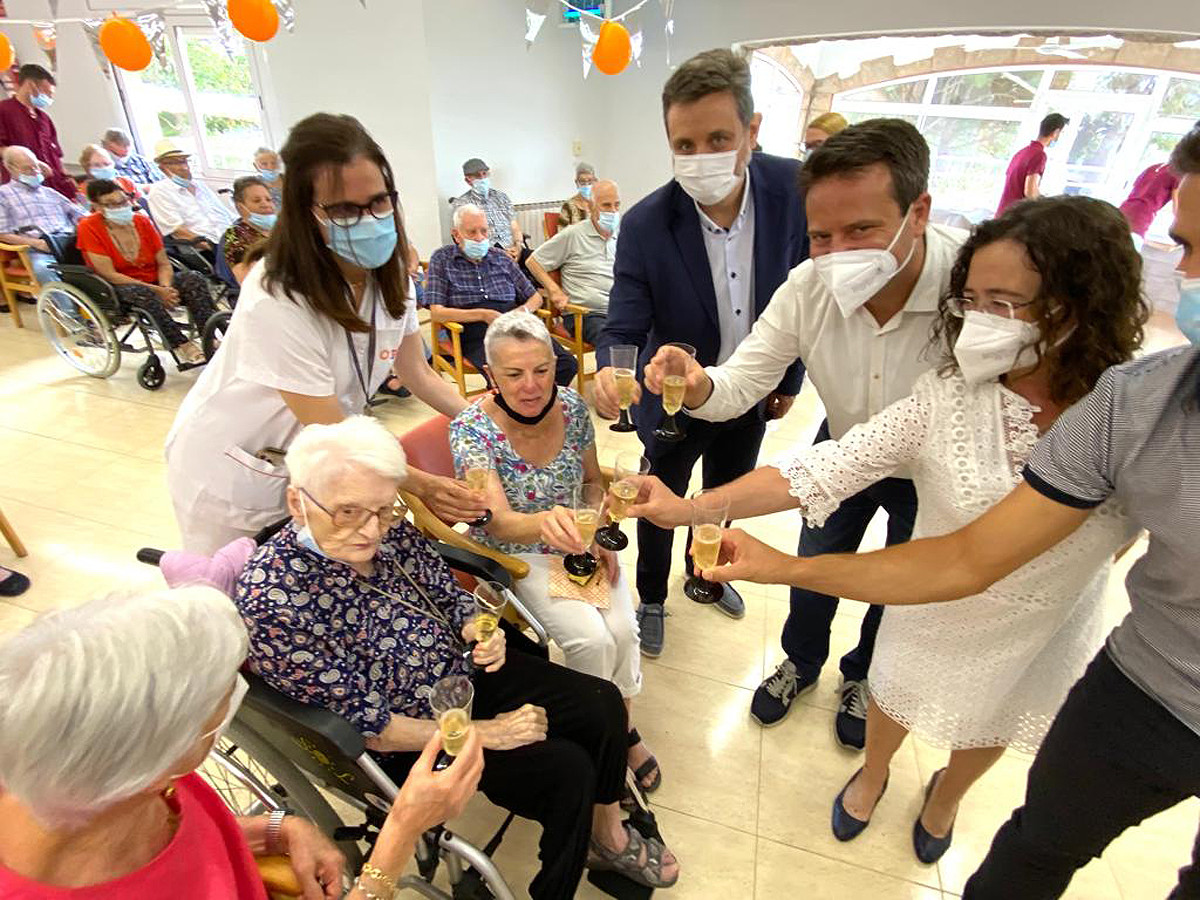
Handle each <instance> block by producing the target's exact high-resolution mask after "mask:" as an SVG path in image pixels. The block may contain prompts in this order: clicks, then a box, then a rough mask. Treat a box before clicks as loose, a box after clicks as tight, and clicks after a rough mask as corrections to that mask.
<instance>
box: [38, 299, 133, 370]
mask: <svg viewBox="0 0 1200 900" xmlns="http://www.w3.org/2000/svg"><path fill="white" fill-rule="evenodd" d="M37 314H38V322H39V323H40V324H41V326H42V334H44V335H46V339H47V340H48V341H50V346H52V347H53V348H54V352H55V353H57V354H58V355H59V356H61V357H62V358H63V359H64V360H65V361H66V362H67V364H68V365H70V366H72V367H73V368H75V369H77V370H78V371H80V372H82V373H83V374H84V375H90V376H91V377H93V378H108V377H109V376H110V375H112V374H113V373H114V372H116V371H117V369H119V368H120V367H121V345H120V343H119V342H118V341H117V336H116V333H115V332H114V331H113V328H112V325H111V324H110V323H109V321H108V317H107V316H106V315H105V314H104V312H103V310H101V309H100V306H99V305H98V304H97V303H96V302H95V301H94V300H92V298H91V297H89V296H88V295H87V294H85V293H84V292H83V291H81V290H80V289H79V288H77V287H74V286H73V285H69V284H67V283H65V282H62V281H52V282H50V283H49V284H47V285H45V286H44V287H43V288H42V289H41V291H39V292H38V300H37Z"/></svg>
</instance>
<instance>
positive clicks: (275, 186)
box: [254, 147, 283, 212]
mask: <svg viewBox="0 0 1200 900" xmlns="http://www.w3.org/2000/svg"><path fill="white" fill-rule="evenodd" d="M254 172H255V174H256V175H258V177H259V178H261V179H262V181H263V183H264V184H265V185H266V186H267V190H268V191H270V192H271V202H273V203H274V204H275V210H276V212H278V211H279V207H280V206H281V205H282V204H283V163H282V162H281V161H280V159H279V154H278V153H276V152H275V151H274V150H272V149H271V148H270V147H259V148H258V149H257V150H255V151H254Z"/></svg>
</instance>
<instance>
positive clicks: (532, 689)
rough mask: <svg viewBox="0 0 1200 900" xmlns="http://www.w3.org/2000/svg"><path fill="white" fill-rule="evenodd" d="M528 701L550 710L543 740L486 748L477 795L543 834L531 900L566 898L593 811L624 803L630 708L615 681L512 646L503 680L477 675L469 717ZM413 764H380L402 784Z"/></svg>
mask: <svg viewBox="0 0 1200 900" xmlns="http://www.w3.org/2000/svg"><path fill="white" fill-rule="evenodd" d="M525 703H532V704H534V705H535V706H541V707H543V708H544V709H545V710H546V720H547V734H546V740H544V741H542V742H541V743H537V744H529V745H527V746H525V747H519V748H517V749H516V750H502V751H501V750H485V751H484V767H483V777H482V779H481V780H480V782H479V788H480V790H482V791H483V793H484V795H485V796H486V797H487V798H488V799H489V800H491V801H492V802H493V803H495V804H496V805H497V806H500V807H503V808H504V809H508V810H511V811H512V812H514V813H516V814H517V815H518V816H521V817H523V818H526V819H533V820H534V821H535V822H538V823H540V824H541V826H542V839H541V842H540V843H539V844H538V858H539V859H540V860H541V863H542V868H541V871H539V872H538V874H537V876H536V877H535V878H534V879H533V882H532V883H531V884H530V885H529V895H530V897H532V898H533V900H568V898H570V897H574V896H575V890H576V888H577V887H578V885H579V879H580V878H581V877H582V876H583V866H584V863H585V862H586V860H587V850H588V838H589V837H590V836H591V832H592V806H593V805H594V804H608V803H616V802H618V801H619V800H620V799H621V794H622V791H623V788H624V785H625V769H626V766H627V760H628V754H629V738H628V732H629V723H628V719H627V716H626V713H625V704H624V702H623V701H622V700H621V694H620V692H619V691H618V690H617V689H616V688H615V687H614V686H613V684H612V682H609V681H604V680H603V679H600V678H594V677H592V676H591V675H584V674H582V673H581V672H572V671H571V670H570V669H565V668H563V667H562V666H558V665H555V664H554V663H551V662H547V661H545V660H543V659H540V658H538V657H536V656H534V655H532V654H530V653H523V652H520V651H519V650H514V649H513V648H510V649H509V653H508V657H507V660H506V661H505V663H504V666H503V668H501V669H500V671H499V672H491V673H480V674H478V675H477V676H475V701H474V704H473V708H472V713H471V714H472V718H475V719H479V720H483V719H491V718H495V717H496V715H498V714H499V713H502V712H511V711H512V710H514V709H517V708H518V707H520V706H522V705H523V704H525ZM417 756H418V754H416V753H390V754H384V755H381V756H380V757H379V762H380V765H381V766H382V767H383V768H384V770H385V771H386V772H387V773H388V775H390V776H391V778H392V780H394V781H395V782H396V783H397V784H399V783H400V782H401V781H403V780H404V778H406V777H407V776H408V770H409V769H411V768H412V765H413V763H414V762H415V761H416V759H417Z"/></svg>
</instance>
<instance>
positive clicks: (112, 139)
mask: <svg viewBox="0 0 1200 900" xmlns="http://www.w3.org/2000/svg"><path fill="white" fill-rule="evenodd" d="M100 140H101V141H105V142H107V143H110V144H132V143H133V139H132V138H131V137H130V136H129V132H128V131H126V130H125V129H124V128H110V129H108V131H106V132H104V136H103V137H102V138H100Z"/></svg>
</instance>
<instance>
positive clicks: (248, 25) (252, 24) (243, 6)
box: [229, 0, 279, 42]
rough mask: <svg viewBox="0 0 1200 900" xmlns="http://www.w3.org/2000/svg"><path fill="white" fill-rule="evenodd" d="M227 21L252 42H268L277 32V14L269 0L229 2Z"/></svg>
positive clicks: (233, 0) (230, 0)
mask: <svg viewBox="0 0 1200 900" xmlns="http://www.w3.org/2000/svg"><path fill="white" fill-rule="evenodd" d="M229 21H230V22H232V23H233V27H234V28H236V29H237V30H238V31H240V32H241V33H242V34H243V35H244V36H245V37H248V38H250V40H252V41H260V42H261V41H269V40H270V39H271V38H273V37H275V32H277V31H278V30H279V12H278V11H277V10H276V9H275V5H274V4H273V3H272V2H271V0H229Z"/></svg>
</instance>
